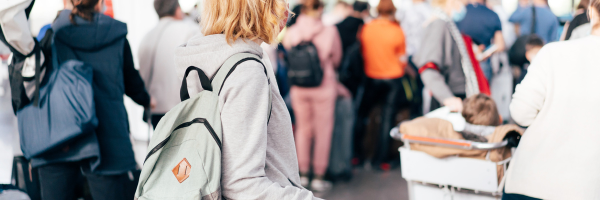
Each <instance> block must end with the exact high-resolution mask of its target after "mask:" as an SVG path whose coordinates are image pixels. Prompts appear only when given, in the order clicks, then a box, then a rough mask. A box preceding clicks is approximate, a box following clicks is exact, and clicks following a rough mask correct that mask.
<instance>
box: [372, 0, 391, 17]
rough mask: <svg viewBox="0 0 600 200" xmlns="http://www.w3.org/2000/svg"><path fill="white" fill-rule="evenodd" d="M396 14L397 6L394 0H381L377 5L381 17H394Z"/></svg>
mask: <svg viewBox="0 0 600 200" xmlns="http://www.w3.org/2000/svg"><path fill="white" fill-rule="evenodd" d="M395 12H396V6H394V2H392V0H381V1H379V5H377V13H379V15H394V13H395Z"/></svg>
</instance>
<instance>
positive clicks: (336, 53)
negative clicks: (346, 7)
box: [331, 26, 343, 68]
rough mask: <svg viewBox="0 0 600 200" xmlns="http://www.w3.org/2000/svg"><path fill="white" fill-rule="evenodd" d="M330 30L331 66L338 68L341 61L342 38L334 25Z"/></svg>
mask: <svg viewBox="0 0 600 200" xmlns="http://www.w3.org/2000/svg"><path fill="white" fill-rule="evenodd" d="M331 30H332V31H331V35H333V36H332V39H331V60H332V62H333V67H335V68H338V67H339V66H340V64H341V62H342V53H343V52H342V39H341V38H340V34H339V33H338V30H337V28H336V27H335V26H333V28H331Z"/></svg>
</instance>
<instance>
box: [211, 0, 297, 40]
mask: <svg viewBox="0 0 600 200" xmlns="http://www.w3.org/2000/svg"><path fill="white" fill-rule="evenodd" d="M286 11H287V0H205V1H204V9H203V12H202V17H201V19H202V20H201V22H200V23H201V26H202V33H203V34H204V35H213V34H225V38H226V39H227V43H230V44H231V42H234V41H236V40H237V39H239V38H241V39H244V40H255V39H260V40H262V41H264V42H266V43H268V44H273V43H276V42H277V35H278V34H279V32H280V27H282V26H284V25H285V24H283V23H284V19H285V18H286V17H287V15H286V14H285V13H286Z"/></svg>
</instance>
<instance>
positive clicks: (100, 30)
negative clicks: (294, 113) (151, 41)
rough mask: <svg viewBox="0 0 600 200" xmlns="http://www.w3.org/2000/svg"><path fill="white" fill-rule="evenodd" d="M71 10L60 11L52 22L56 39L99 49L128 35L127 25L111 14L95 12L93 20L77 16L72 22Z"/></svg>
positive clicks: (70, 45)
mask: <svg viewBox="0 0 600 200" xmlns="http://www.w3.org/2000/svg"><path fill="white" fill-rule="evenodd" d="M70 14H71V10H63V11H61V12H60V14H59V15H58V17H57V18H56V21H54V23H53V24H52V30H53V31H54V39H55V40H58V41H60V42H61V43H64V44H65V45H67V46H69V47H71V48H73V49H80V50H88V51H93V50H98V49H101V48H103V47H105V46H108V45H110V44H112V43H113V42H116V41H118V40H121V39H124V38H125V37H126V36H127V25H126V24H125V23H123V22H120V21H117V20H115V19H113V18H110V17H109V16H106V15H103V14H100V13H94V14H93V17H92V21H87V20H85V19H83V18H81V17H79V16H75V23H76V24H77V25H73V24H71V19H70Z"/></svg>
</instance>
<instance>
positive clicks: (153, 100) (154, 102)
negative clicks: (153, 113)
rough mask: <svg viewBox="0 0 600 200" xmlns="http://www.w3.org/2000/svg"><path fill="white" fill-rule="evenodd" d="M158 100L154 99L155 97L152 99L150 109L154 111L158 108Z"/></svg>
mask: <svg viewBox="0 0 600 200" xmlns="http://www.w3.org/2000/svg"><path fill="white" fill-rule="evenodd" d="M156 104H157V103H156V99H154V97H150V108H151V109H154V108H156Z"/></svg>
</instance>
